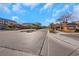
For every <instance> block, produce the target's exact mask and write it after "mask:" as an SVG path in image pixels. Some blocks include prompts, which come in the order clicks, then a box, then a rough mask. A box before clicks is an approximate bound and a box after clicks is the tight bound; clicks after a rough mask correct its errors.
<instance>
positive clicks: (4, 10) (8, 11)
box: [0, 4, 11, 13]
mask: <svg viewBox="0 0 79 59" xmlns="http://www.w3.org/2000/svg"><path fill="white" fill-rule="evenodd" d="M0 9H1V10H2V11H3V12H5V13H10V12H11V10H10V9H9V8H8V5H7V4H0Z"/></svg>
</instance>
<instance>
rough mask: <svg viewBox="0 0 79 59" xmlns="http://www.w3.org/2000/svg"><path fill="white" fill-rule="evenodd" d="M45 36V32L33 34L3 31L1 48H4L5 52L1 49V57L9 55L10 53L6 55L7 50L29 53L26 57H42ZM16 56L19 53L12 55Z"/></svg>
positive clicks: (39, 31)
mask: <svg viewBox="0 0 79 59" xmlns="http://www.w3.org/2000/svg"><path fill="white" fill-rule="evenodd" d="M45 36H46V31H45V30H38V31H36V32H32V33H27V32H22V31H1V32H0V47H1V48H4V50H3V49H1V51H0V55H9V54H10V53H9V54H7V53H6V50H7V49H11V50H16V51H20V52H24V53H28V54H25V55H40V53H41V49H42V45H43V43H44V42H43V41H44V39H45ZM5 48H7V49H5ZM11 50H10V51H11ZM8 51H9V50H8ZM2 52H4V53H5V54H3V53H2ZM16 54H17V53H15V54H12V55H16Z"/></svg>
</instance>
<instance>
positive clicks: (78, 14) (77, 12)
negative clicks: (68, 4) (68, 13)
mask: <svg viewBox="0 0 79 59" xmlns="http://www.w3.org/2000/svg"><path fill="white" fill-rule="evenodd" d="M73 17H74V20H75V21H77V20H79V5H76V6H74V7H73Z"/></svg>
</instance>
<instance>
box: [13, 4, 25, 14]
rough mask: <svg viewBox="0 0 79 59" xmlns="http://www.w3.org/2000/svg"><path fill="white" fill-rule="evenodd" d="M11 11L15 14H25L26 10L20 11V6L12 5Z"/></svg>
mask: <svg viewBox="0 0 79 59" xmlns="http://www.w3.org/2000/svg"><path fill="white" fill-rule="evenodd" d="M12 11H14V12H16V13H23V12H26V10H24V9H22V4H14V5H12Z"/></svg>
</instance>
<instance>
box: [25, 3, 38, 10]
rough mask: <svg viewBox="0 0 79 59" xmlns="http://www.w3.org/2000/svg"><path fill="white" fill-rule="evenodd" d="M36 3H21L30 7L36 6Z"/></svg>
mask: <svg viewBox="0 0 79 59" xmlns="http://www.w3.org/2000/svg"><path fill="white" fill-rule="evenodd" d="M38 4H39V3H23V5H24V6H27V7H30V8H31V9H33V8H34V7H36V6H37V5H38Z"/></svg>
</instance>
